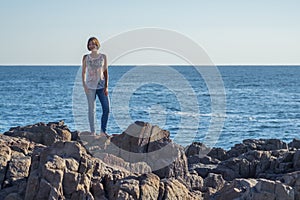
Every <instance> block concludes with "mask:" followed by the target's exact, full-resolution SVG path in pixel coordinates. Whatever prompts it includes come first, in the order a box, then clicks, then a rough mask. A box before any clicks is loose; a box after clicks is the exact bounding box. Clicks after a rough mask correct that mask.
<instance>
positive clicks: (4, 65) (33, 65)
mask: <svg viewBox="0 0 300 200" xmlns="http://www.w3.org/2000/svg"><path fill="white" fill-rule="evenodd" d="M150 65H155V66H300V63H299V64H275V63H274V64H224V63H223V64H198V65H191V64H190V65H189V64H112V65H108V66H150ZM6 66H28V67H29V66H32V67H43V66H81V64H0V67H6Z"/></svg>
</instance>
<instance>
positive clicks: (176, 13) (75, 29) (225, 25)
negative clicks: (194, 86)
mask: <svg viewBox="0 0 300 200" xmlns="http://www.w3.org/2000/svg"><path fill="white" fill-rule="evenodd" d="M299 8H300V1H299V0H286V1H282V0H251V1H250V0H226V1H225V0H187V1H179V0H151V1H146V0H139V1H138V0H128V1H124V0H123V1H122V0H119V1H117V0H111V1H102V0H86V1H84V0H45V1H41V0H26V1H24V0H9V1H1V3H0V36H1V37H0V65H80V64H81V60H82V56H83V55H84V54H86V53H88V51H87V49H86V43H87V40H88V38H89V37H90V36H96V37H97V38H98V39H99V40H100V42H105V41H106V40H108V39H111V38H113V37H114V36H116V35H118V34H121V33H124V32H126V31H130V30H134V29H139V28H145V27H155V28H160V29H167V30H172V31H176V32H178V33H179V34H182V35H184V36H186V37H188V38H190V39H191V40H193V41H194V42H196V43H197V44H198V45H199V46H201V47H202V48H203V50H204V51H205V52H206V53H207V55H208V56H209V57H210V59H211V60H212V62H213V63H215V64H217V65H254V64H262V65H273V64H274V65H300V37H299V36H300V12H299ZM145 39H147V38H145ZM149 39H151V38H149ZM133 42H134V41H133ZM175 42H176V41H175ZM100 50H101V49H100ZM104 53H105V52H104ZM151 54H152V56H154V58H157V61H156V62H158V63H162V64H170V63H172V64H175V63H177V64H181V63H180V62H181V60H180V59H178V58H174V56H173V57H172V56H170V55H162V54H163V53H160V54H161V55H160V56H159V55H157V52H156V53H155V52H150V53H149V52H147V51H145V52H142V51H141V52H136V53H132V54H131V55H127V56H124V57H123V58H121V59H119V60H118V61H116V62H115V63H114V64H145V63H147V62H148V60H149V55H151ZM165 54H166V53H165ZM162 57H164V59H161V58H162ZM108 58H109V55H108ZM152 58H153V57H152ZM154 60H155V59H154ZM183 64H184V63H183Z"/></svg>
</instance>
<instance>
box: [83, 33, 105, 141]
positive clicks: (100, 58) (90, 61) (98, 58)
mask: <svg viewBox="0 0 300 200" xmlns="http://www.w3.org/2000/svg"><path fill="white" fill-rule="evenodd" d="M99 48H100V43H99V41H98V39H97V38H95V37H91V38H89V40H88V43H87V49H88V50H89V51H90V53H89V54H87V55H84V56H83V59H82V85H83V88H84V91H85V94H86V96H87V100H88V118H89V123H90V130H91V134H92V135H96V132H95V100H96V96H98V99H99V100H100V102H101V106H102V117H101V132H100V135H101V134H104V135H106V136H108V135H107V133H106V126H107V120H108V115H109V99H108V67H107V58H106V55H104V54H102V53H100V52H98V50H99Z"/></svg>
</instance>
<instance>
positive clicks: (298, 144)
mask: <svg viewBox="0 0 300 200" xmlns="http://www.w3.org/2000/svg"><path fill="white" fill-rule="evenodd" d="M288 146H289V148H290V149H300V139H296V138H294V139H293V141H292V142H290V143H289V145H288Z"/></svg>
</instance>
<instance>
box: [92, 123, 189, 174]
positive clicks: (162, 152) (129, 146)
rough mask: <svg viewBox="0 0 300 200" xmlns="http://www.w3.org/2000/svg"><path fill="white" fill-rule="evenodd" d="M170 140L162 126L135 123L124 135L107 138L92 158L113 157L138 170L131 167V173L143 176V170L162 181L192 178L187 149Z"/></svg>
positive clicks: (168, 134)
mask: <svg viewBox="0 0 300 200" xmlns="http://www.w3.org/2000/svg"><path fill="white" fill-rule="evenodd" d="M169 137H170V133H169V132H168V131H165V130H162V129H160V128H159V127H158V126H153V125H151V124H149V123H144V122H135V123H134V124H132V125H130V126H129V127H128V128H127V129H126V130H125V131H124V132H123V133H122V134H120V135H116V136H114V137H110V138H108V139H106V138H105V139H104V141H102V142H100V144H102V145H99V148H98V149H97V150H96V151H93V153H92V154H93V155H97V154H98V155H101V153H106V154H112V155H114V156H116V157H118V158H121V159H123V160H124V161H125V162H127V163H130V165H132V166H135V167H131V171H132V170H134V169H135V168H136V169H138V168H139V169H138V170H137V171H132V172H135V173H140V172H141V171H140V168H143V170H145V171H143V172H144V173H145V172H149V171H150V172H153V173H155V174H156V175H158V176H159V177H160V178H166V177H180V176H181V177H185V176H186V174H188V167H187V158H186V156H185V153H184V148H183V147H181V146H180V145H177V144H174V143H172V141H171V139H170V138H169ZM99 140H100V139H99ZM124 141H126V142H124ZM88 143H91V142H88ZM87 146H90V145H87ZM102 155H103V154H102ZM142 163H145V164H142ZM136 164H138V165H139V166H140V167H137V165H136ZM122 165H123V164H122ZM147 166H148V167H147ZM122 167H124V165H123V166H122ZM149 167H150V168H149Z"/></svg>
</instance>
